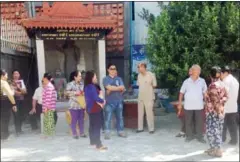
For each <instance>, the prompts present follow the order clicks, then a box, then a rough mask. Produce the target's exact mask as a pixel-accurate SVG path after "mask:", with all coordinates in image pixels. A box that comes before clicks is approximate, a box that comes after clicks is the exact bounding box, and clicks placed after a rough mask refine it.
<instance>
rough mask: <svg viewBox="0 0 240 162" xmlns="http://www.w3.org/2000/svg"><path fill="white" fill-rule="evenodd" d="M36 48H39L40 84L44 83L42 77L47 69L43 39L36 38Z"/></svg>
mask: <svg viewBox="0 0 240 162" xmlns="http://www.w3.org/2000/svg"><path fill="white" fill-rule="evenodd" d="M36 48H37V66H38V83H39V86H40V85H42V77H43V75H44V73H45V71H46V68H45V53H44V44H43V40H36Z"/></svg>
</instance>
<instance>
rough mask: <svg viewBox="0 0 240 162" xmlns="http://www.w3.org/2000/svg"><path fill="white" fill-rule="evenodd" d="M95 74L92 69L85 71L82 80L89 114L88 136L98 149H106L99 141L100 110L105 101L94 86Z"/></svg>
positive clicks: (91, 143)
mask: <svg viewBox="0 0 240 162" xmlns="http://www.w3.org/2000/svg"><path fill="white" fill-rule="evenodd" d="M96 83H97V76H96V74H95V73H94V72H93V71H87V72H86V75H85V80H84V94H85V100H86V107H87V113H88V114H89V138H90V145H92V146H95V147H96V148H97V149H98V150H107V147H105V146H103V144H102V142H101V139H100V137H101V123H102V116H101V111H102V109H103V108H104V105H105V103H106V101H105V100H104V99H102V98H100V97H99V91H97V88H96Z"/></svg>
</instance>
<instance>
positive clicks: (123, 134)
mask: <svg viewBox="0 0 240 162" xmlns="http://www.w3.org/2000/svg"><path fill="white" fill-rule="evenodd" d="M118 136H119V137H122V138H127V135H126V134H125V133H119V134H118Z"/></svg>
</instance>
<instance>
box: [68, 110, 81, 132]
mask: <svg viewBox="0 0 240 162" xmlns="http://www.w3.org/2000/svg"><path fill="white" fill-rule="evenodd" d="M69 111H70V114H71V124H70V125H71V129H72V135H73V137H76V136H77V130H76V125H77V121H78V111H79V110H74V109H69Z"/></svg>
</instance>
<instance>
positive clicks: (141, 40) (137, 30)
mask: <svg viewBox="0 0 240 162" xmlns="http://www.w3.org/2000/svg"><path fill="white" fill-rule="evenodd" d="M142 8H145V9H148V10H149V12H150V13H152V14H154V15H155V16H157V15H158V14H159V13H160V8H159V7H158V3H157V2H135V20H134V21H133V37H134V39H133V44H146V38H147V33H148V27H147V26H146V24H147V23H146V21H145V20H143V19H141V18H140V17H139V16H138V14H139V13H140V12H141V11H142Z"/></svg>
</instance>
